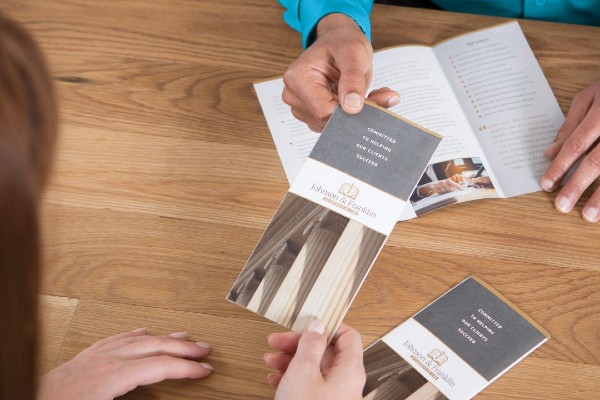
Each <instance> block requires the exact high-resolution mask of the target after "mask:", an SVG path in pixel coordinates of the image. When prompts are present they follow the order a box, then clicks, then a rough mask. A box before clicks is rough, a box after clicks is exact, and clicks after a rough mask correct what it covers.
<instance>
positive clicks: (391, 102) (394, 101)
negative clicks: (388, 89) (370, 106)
mask: <svg viewBox="0 0 600 400" xmlns="http://www.w3.org/2000/svg"><path fill="white" fill-rule="evenodd" d="M398 104H400V97H398V96H394V97H392V98H391V99H389V100H388V103H387V106H388V107H394V106H397V105H398Z"/></svg>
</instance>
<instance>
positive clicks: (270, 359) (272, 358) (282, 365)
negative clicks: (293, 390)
mask: <svg viewBox="0 0 600 400" xmlns="http://www.w3.org/2000/svg"><path fill="white" fill-rule="evenodd" d="M292 357H293V356H292V355H291V354H288V353H267V354H265V356H264V362H265V366H266V367H267V368H271V369H277V370H279V371H285V370H286V369H287V368H288V366H289V365H290V361H292Z"/></svg>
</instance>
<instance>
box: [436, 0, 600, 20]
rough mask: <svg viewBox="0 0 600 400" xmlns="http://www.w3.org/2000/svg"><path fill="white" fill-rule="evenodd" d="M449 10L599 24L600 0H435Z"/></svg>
mask: <svg viewBox="0 0 600 400" xmlns="http://www.w3.org/2000/svg"><path fill="white" fill-rule="evenodd" d="M433 2H434V3H436V4H437V5H438V6H440V7H442V8H443V9H444V10H448V11H458V12H467V13H474V14H486V15H497V16H500V17H511V18H527V19H538V20H544V21H554V22H565V23H571V24H583V25H596V26H600V0H433Z"/></svg>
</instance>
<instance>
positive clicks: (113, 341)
mask: <svg viewBox="0 0 600 400" xmlns="http://www.w3.org/2000/svg"><path fill="white" fill-rule="evenodd" d="M144 335H146V328H138V329H135V330H133V331H131V332H123V333H119V334H117V335H113V336H109V337H107V338H105V339H102V340H99V341H97V342H96V343H94V344H93V345H91V346H90V347H88V348H87V349H85V350H83V352H89V351H96V350H98V349H109V348H114V347H115V345H116V346H117V347H118V346H120V345H122V342H123V340H127V339H134V340H137V339H136V338H139V337H142V336H144Z"/></svg>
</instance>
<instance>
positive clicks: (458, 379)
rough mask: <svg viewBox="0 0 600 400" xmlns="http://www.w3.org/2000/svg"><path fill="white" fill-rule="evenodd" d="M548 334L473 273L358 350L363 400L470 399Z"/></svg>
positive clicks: (536, 345) (534, 347)
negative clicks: (364, 375)
mask: <svg viewBox="0 0 600 400" xmlns="http://www.w3.org/2000/svg"><path fill="white" fill-rule="evenodd" d="M549 337H550V335H549V334H548V333H547V332H546V331H545V330H544V329H543V328H542V327H540V326H539V325H538V324H537V323H536V322H535V321H533V320H532V319H531V318H530V317H528V316H527V315H526V314H525V313H524V312H523V311H521V310H520V309H519V308H517V307H516V306H515V305H514V304H513V303H511V302H510V301H509V300H508V299H506V298H505V297H504V296H502V295H501V294H500V293H498V292H497V291H496V290H494V289H493V288H492V287H491V286H489V285H488V284H486V283H485V282H484V281H483V280H481V279H479V278H478V277H476V276H471V277H469V278H467V279H465V280H464V281H462V282H461V283H460V284H458V285H457V286H455V287H454V288H452V289H451V290H450V291H448V292H446V294H444V295H443V296H441V297H440V298H438V299H437V300H435V301H434V302H433V303H431V304H430V305H429V306H427V307H425V308H424V309H423V310H421V311H420V312H418V313H417V314H416V315H414V316H413V317H412V318H410V319H408V320H407V321H405V322H404V323H402V324H401V325H399V326H398V327H397V328H395V329H394V330H392V331H391V332H390V333H388V334H387V335H385V336H384V337H383V338H381V339H380V340H378V341H377V342H375V343H374V344H373V345H371V346H369V347H368V348H367V349H366V350H365V352H364V358H363V360H364V364H365V371H366V373H367V383H366V385H365V388H364V391H363V395H364V396H365V397H364V398H365V399H371V400H374V399H377V400H388V399H389V400H391V399H394V400H401V399H411V400H422V399H431V400H433V399H436V400H437V399H445V398H449V399H470V398H471V397H473V396H475V395H476V394H477V393H479V392H480V391H481V390H483V389H484V388H485V387H486V386H488V385H489V384H490V383H492V382H493V381H494V380H496V379H497V378H498V377H499V376H500V375H502V374H503V373H504V372H506V371H507V370H508V369H510V368H511V367H512V366H514V365H515V364H516V363H517V362H519V361H521V360H522V359H523V358H524V357H525V356H527V355H528V354H529V353H531V352H532V351H533V350H535V349H536V348H538V347H539V346H540V345H542V344H543V343H544V342H545V341H546V340H548V338H549Z"/></svg>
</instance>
